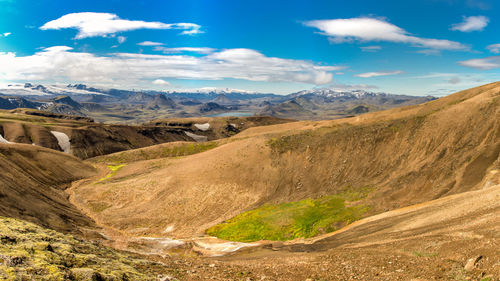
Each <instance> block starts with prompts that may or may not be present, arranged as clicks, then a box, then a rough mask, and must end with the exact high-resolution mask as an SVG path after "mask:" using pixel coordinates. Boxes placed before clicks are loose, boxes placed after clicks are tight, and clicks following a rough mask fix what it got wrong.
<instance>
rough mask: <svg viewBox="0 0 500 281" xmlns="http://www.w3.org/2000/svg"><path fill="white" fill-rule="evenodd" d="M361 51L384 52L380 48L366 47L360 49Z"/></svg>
mask: <svg viewBox="0 0 500 281" xmlns="http://www.w3.org/2000/svg"><path fill="white" fill-rule="evenodd" d="M359 48H360V49H361V51H363V52H377V51H380V50H382V47H380V46H364V47H359Z"/></svg>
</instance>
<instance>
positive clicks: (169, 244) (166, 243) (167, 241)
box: [139, 237, 185, 249]
mask: <svg viewBox="0 0 500 281" xmlns="http://www.w3.org/2000/svg"><path fill="white" fill-rule="evenodd" d="M139 240H142V241H149V242H152V243H155V244H159V245H160V246H161V247H162V248H163V249H170V248H175V247H179V246H182V245H184V244H185V242H184V241H181V240H175V239H171V238H166V237H165V238H157V237H140V238H139Z"/></svg>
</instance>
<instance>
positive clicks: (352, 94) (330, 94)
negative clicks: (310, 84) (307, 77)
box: [289, 88, 389, 99]
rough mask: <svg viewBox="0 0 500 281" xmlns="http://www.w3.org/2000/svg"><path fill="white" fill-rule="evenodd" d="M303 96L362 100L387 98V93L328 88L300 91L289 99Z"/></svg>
mask: <svg viewBox="0 0 500 281" xmlns="http://www.w3.org/2000/svg"><path fill="white" fill-rule="evenodd" d="M305 95H316V96H322V97H327V98H338V97H349V98H356V99H362V98H366V97H383V96H387V95H389V94H387V93H375V92H369V91H365V90H351V91H346V90H338V89H330V88H320V89H312V90H302V91H299V92H296V93H292V94H290V95H289V97H291V98H296V97H300V96H305Z"/></svg>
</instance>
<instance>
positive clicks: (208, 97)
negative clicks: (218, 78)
mask: <svg viewBox="0 0 500 281" xmlns="http://www.w3.org/2000/svg"><path fill="white" fill-rule="evenodd" d="M165 93H166V94H167V96H170V97H173V98H176V97H177V98H188V99H195V100H203V101H212V100H213V99H216V98H217V97H219V96H220V95H223V97H225V98H227V99H228V100H230V101H231V100H252V99H259V98H281V99H282V98H283V96H280V95H276V94H271V93H256V92H251V91H245V90H237V89H229V88H226V89H218V88H201V89H193V90H184V91H166V92H165Z"/></svg>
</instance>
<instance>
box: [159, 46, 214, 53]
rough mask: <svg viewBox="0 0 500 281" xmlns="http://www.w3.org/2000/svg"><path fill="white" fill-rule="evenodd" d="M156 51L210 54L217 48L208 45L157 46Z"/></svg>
mask: <svg viewBox="0 0 500 281" xmlns="http://www.w3.org/2000/svg"><path fill="white" fill-rule="evenodd" d="M154 50H155V51H161V52H163V53H165V54H178V53H183V52H192V53H198V54H210V53H213V52H214V51H215V50H216V49H213V48H207V47H179V48H167V47H163V46H156V47H155V48H154Z"/></svg>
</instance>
